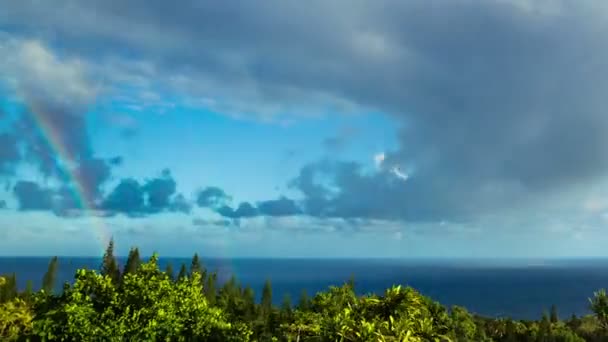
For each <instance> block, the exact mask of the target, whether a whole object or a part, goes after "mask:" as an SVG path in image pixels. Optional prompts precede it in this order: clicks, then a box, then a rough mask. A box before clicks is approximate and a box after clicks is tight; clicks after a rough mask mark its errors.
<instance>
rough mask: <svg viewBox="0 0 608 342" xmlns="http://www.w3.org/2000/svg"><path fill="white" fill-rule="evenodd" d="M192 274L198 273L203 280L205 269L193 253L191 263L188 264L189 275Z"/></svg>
mask: <svg viewBox="0 0 608 342" xmlns="http://www.w3.org/2000/svg"><path fill="white" fill-rule="evenodd" d="M194 273H200V274H201V275H202V276H203V279H205V276H206V274H205V268H204V267H203V265H202V264H201V261H200V259H199V257H198V254H197V253H194V256H193V257H192V261H191V263H190V275H193V274H194Z"/></svg>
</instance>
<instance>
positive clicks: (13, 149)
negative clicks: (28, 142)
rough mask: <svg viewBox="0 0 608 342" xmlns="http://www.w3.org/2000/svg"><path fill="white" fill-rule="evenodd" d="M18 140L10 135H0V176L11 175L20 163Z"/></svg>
mask: <svg viewBox="0 0 608 342" xmlns="http://www.w3.org/2000/svg"><path fill="white" fill-rule="evenodd" d="M18 143H19V141H18V139H17V138H16V137H15V136H13V135H11V134H7V133H5V134H0V175H3V174H12V173H13V172H14V169H15V166H16V165H17V163H18V162H19V161H21V154H20V152H19V146H18Z"/></svg>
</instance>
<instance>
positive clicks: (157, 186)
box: [142, 170, 177, 211]
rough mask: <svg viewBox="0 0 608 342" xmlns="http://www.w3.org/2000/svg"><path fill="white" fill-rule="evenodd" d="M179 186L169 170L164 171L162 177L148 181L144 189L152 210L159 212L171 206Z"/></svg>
mask: <svg viewBox="0 0 608 342" xmlns="http://www.w3.org/2000/svg"><path fill="white" fill-rule="evenodd" d="M176 188H177V184H176V183H175V180H174V179H173V178H172V177H171V173H170V172H169V170H163V172H162V177H160V178H155V179H151V180H148V181H147V182H146V184H145V185H144V186H143V187H142V190H143V191H144V192H145V193H146V194H147V200H148V206H149V208H150V210H153V211H158V210H162V209H164V208H167V207H168V206H169V202H170V198H171V196H172V195H173V194H175V190H176Z"/></svg>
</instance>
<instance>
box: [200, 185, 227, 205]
mask: <svg viewBox="0 0 608 342" xmlns="http://www.w3.org/2000/svg"><path fill="white" fill-rule="evenodd" d="M230 200H231V197H230V196H228V195H226V193H225V192H224V190H222V189H220V188H218V187H214V186H210V187H206V188H205V189H203V190H201V191H199V193H198V195H197V199H196V204H198V206H199V207H202V208H218V207H221V206H223V205H226V203H227V202H229V201H230Z"/></svg>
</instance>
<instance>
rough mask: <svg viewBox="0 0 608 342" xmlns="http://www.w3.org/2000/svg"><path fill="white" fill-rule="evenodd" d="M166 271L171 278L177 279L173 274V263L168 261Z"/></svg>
mask: <svg viewBox="0 0 608 342" xmlns="http://www.w3.org/2000/svg"><path fill="white" fill-rule="evenodd" d="M165 273H166V274H167V277H169V279H171V280H175V274H173V273H174V272H173V265H171V263H168V264H167V267H165Z"/></svg>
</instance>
